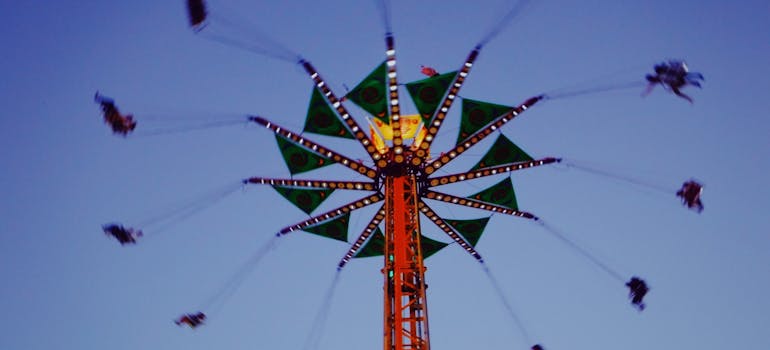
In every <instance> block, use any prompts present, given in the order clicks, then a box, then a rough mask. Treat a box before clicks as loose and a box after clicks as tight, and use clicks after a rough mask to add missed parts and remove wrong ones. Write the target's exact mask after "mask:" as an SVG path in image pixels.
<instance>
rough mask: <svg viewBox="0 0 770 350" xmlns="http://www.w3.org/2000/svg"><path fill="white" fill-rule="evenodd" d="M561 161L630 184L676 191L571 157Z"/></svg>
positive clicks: (572, 166)
mask: <svg viewBox="0 0 770 350" xmlns="http://www.w3.org/2000/svg"><path fill="white" fill-rule="evenodd" d="M561 163H562V164H564V165H565V166H566V167H567V168H574V169H578V170H582V171H585V172H587V173H590V174H594V175H600V176H604V177H608V178H612V179H615V180H620V181H624V182H627V183H630V184H634V185H637V186H641V187H646V188H649V189H652V190H655V191H658V192H662V193H666V194H670V193H674V192H676V189H672V188H669V187H665V186H663V185H660V184H656V183H652V182H649V181H645V180H642V179H639V178H635V177H632V176H628V175H623V174H618V173H615V172H611V171H608V170H603V169H598V168H596V167H593V166H590V165H587V164H583V163H582V162H578V161H575V160H571V159H567V160H562V162H561Z"/></svg>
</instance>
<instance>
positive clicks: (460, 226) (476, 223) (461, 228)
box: [444, 218, 489, 247]
mask: <svg viewBox="0 0 770 350" xmlns="http://www.w3.org/2000/svg"><path fill="white" fill-rule="evenodd" d="M444 221H445V222H446V223H447V224H449V226H452V227H453V228H454V229H455V230H457V233H459V234H460V236H462V237H463V238H464V239H465V241H466V242H468V243H469V244H470V245H471V246H472V247H476V243H478V242H479V238H481V234H482V233H484V228H485V227H487V223H488V222H489V218H481V219H472V220H453V219H444Z"/></svg>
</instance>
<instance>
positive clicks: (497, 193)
mask: <svg viewBox="0 0 770 350" xmlns="http://www.w3.org/2000/svg"><path fill="white" fill-rule="evenodd" d="M466 198H472V199H475V200H479V201H482V202H487V203H492V204H497V205H500V206H503V207H506V208H510V209H513V210H518V209H519V206H518V205H517V204H516V195H515V194H514V193H513V183H512V182H511V178H510V177H506V178H505V179H504V180H503V181H500V182H498V183H496V184H495V185H493V186H492V187H490V188H487V189H486V190H483V191H481V192H479V193H476V194H473V195H470V196H468V197H466Z"/></svg>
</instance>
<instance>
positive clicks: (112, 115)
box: [94, 92, 136, 136]
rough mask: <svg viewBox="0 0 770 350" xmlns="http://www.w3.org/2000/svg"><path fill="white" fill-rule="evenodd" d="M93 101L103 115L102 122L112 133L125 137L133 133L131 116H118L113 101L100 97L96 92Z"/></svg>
mask: <svg viewBox="0 0 770 350" xmlns="http://www.w3.org/2000/svg"><path fill="white" fill-rule="evenodd" d="M94 100H95V101H96V103H98V104H100V105H101V107H102V112H103V113H104V122H105V123H107V124H109V125H110V127H111V128H112V132H114V133H116V134H120V135H123V136H126V135H127V134H128V133H129V132H131V131H134V128H136V121H135V120H134V116H133V115H131V114H127V115H123V114H120V111H118V108H117V107H116V106H115V101H114V100H113V99H111V98H109V97H105V96H102V95H100V94H99V92H97V93H96V95H95V96H94Z"/></svg>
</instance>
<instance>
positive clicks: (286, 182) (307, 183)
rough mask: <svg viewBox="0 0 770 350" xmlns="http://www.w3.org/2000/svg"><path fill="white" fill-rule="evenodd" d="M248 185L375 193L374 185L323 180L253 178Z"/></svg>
mask: <svg viewBox="0 0 770 350" xmlns="http://www.w3.org/2000/svg"><path fill="white" fill-rule="evenodd" d="M246 182H248V183H253V184H262V185H275V186H293V187H310V188H330V189H343V190H362V191H374V190H375V187H374V183H372V182H358V181H323V180H293V179H269V178H264V177H252V178H249V179H247V180H246Z"/></svg>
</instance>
